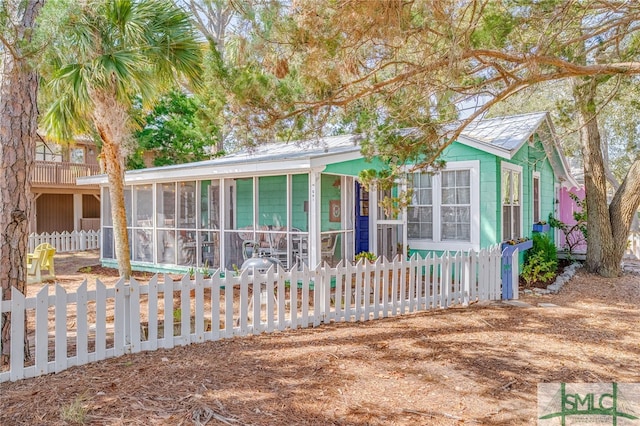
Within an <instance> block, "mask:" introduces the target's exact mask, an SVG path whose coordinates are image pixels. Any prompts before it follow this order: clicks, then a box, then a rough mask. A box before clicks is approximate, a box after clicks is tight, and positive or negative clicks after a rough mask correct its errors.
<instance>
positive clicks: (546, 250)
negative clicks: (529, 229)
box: [529, 233, 558, 266]
mask: <svg viewBox="0 0 640 426" xmlns="http://www.w3.org/2000/svg"><path fill="white" fill-rule="evenodd" d="M536 253H543V255H544V260H545V261H548V262H553V263H554V264H555V265H556V266H557V265H558V249H557V248H556V245H555V243H554V242H553V240H552V239H551V237H549V235H547V234H544V233H535V234H534V235H533V247H532V248H531V250H530V252H529V254H530V255H534V254H536Z"/></svg>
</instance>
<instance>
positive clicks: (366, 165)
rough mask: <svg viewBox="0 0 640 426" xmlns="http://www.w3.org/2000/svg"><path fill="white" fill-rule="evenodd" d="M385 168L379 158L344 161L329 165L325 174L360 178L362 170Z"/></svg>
mask: <svg viewBox="0 0 640 426" xmlns="http://www.w3.org/2000/svg"><path fill="white" fill-rule="evenodd" d="M384 167H385V164H384V162H382V161H381V160H380V159H378V158H374V159H372V160H366V159H364V158H358V159H356V160H350V161H343V162H341V163H333V164H328V165H327V167H326V168H325V169H324V173H335V174H339V175H347V176H358V173H360V171H362V170H368V169H375V170H382V169H383V168H384Z"/></svg>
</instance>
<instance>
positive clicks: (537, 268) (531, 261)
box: [520, 252, 557, 285]
mask: <svg viewBox="0 0 640 426" xmlns="http://www.w3.org/2000/svg"><path fill="white" fill-rule="evenodd" d="M556 271H557V264H556V263H554V262H552V261H550V260H545V255H544V253H543V252H538V253H535V254H533V255H531V256H530V257H529V258H528V259H527V262H526V263H525V264H524V267H523V268H522V273H521V274H520V275H521V276H522V278H523V279H524V280H525V281H526V283H527V285H531V284H534V283H543V284H546V283H548V282H550V281H551V280H552V279H553V278H554V277H555V276H556Z"/></svg>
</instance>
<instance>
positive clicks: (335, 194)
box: [320, 174, 353, 231]
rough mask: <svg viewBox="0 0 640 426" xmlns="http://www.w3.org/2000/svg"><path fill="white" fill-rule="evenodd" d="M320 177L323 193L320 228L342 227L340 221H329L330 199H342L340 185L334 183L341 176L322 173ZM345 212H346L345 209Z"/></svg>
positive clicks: (326, 229) (333, 228)
mask: <svg viewBox="0 0 640 426" xmlns="http://www.w3.org/2000/svg"><path fill="white" fill-rule="evenodd" d="M320 179H321V180H320V188H321V194H322V195H321V197H320V200H321V201H320V223H321V225H320V226H321V227H320V230H321V231H333V230H337V229H340V227H341V226H342V224H341V223H340V222H330V221H329V201H331V200H340V185H334V184H336V183H337V182H339V181H340V176H335V175H326V174H322V176H321V178H320ZM343 214H345V212H344V211H343ZM350 214H353V213H350Z"/></svg>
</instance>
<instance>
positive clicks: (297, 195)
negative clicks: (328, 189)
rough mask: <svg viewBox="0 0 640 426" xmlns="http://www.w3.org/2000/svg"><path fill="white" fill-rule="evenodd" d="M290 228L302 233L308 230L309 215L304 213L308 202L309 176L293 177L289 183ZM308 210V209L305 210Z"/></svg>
mask: <svg viewBox="0 0 640 426" xmlns="http://www.w3.org/2000/svg"><path fill="white" fill-rule="evenodd" d="M291 191H292V192H293V194H291V200H292V203H293V206H292V210H291V216H292V217H291V220H292V221H293V223H292V226H293V227H294V228H298V229H300V230H302V231H308V230H309V225H308V224H309V213H308V211H307V212H305V211H304V206H305V202H306V203H307V204H308V202H309V175H307V174H304V175H293V176H292V183H291ZM307 210H308V208H307Z"/></svg>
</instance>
